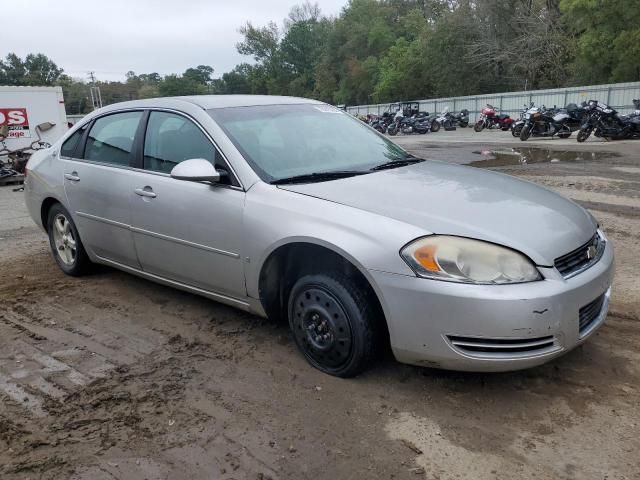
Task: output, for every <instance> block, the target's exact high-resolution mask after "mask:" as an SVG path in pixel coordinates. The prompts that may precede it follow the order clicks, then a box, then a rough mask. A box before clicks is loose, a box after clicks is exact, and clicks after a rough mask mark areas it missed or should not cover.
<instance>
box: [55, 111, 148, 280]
mask: <svg viewBox="0 0 640 480" xmlns="http://www.w3.org/2000/svg"><path fill="white" fill-rule="evenodd" d="M143 115H144V112H143V111H126V112H117V113H112V114H108V115H105V116H102V117H99V118H97V119H96V120H94V121H93V122H92V123H91V124H90V125H89V126H88V127H87V128H86V132H85V133H84V135H83V137H82V140H80V141H79V144H78V145H77V146H76V148H75V149H74V148H72V147H73V145H68V146H67V148H66V149H65V145H67V143H66V142H65V145H63V147H62V148H61V151H60V159H61V161H62V163H63V165H64V167H63V168H64V189H65V193H66V195H67V200H68V204H69V206H70V207H71V210H72V212H71V213H72V215H73V218H74V221H75V223H76V225H77V226H78V229H79V231H80V237H81V238H82V242H83V244H84V245H85V247H86V248H88V249H90V250H91V251H92V252H93V253H95V254H96V255H98V256H99V257H102V258H105V259H108V260H111V261H114V262H117V263H120V264H123V265H127V266H130V267H134V268H139V267H140V264H139V263H138V259H137V255H136V251H135V247H134V243H133V236H132V234H131V231H130V225H131V213H130V203H131V200H132V197H133V196H134V193H133V183H132V182H133V179H132V178H131V162H132V159H133V158H134V155H135V153H136V152H135V151H134V148H135V145H136V143H135V141H134V140H135V136H136V132H137V130H138V128H139V125H140V124H141V119H142V117H143ZM73 138H74V137H73V136H72V137H70V138H69V140H68V141H67V142H71V140H72V139H73Z"/></svg>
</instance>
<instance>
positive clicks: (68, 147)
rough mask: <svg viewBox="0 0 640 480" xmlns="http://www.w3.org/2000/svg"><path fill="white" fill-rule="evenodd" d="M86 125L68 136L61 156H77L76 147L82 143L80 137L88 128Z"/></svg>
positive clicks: (61, 149)
mask: <svg viewBox="0 0 640 480" xmlns="http://www.w3.org/2000/svg"><path fill="white" fill-rule="evenodd" d="M86 128H87V127H86V126H84V127H81V128H79V129H78V130H76V131H75V132H73V134H71V136H70V137H69V138H67V139H66V140H65V141H64V143H63V144H62V147H61V148H60V156H62V157H67V158H73V157H75V156H76V149H77V148H78V144H79V143H80V139H81V138H82V135H83V134H84V132H85V130H86Z"/></svg>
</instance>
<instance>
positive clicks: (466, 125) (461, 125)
mask: <svg viewBox="0 0 640 480" xmlns="http://www.w3.org/2000/svg"><path fill="white" fill-rule="evenodd" d="M468 126H469V122H460V128H467V127H468Z"/></svg>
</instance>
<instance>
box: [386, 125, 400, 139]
mask: <svg viewBox="0 0 640 480" xmlns="http://www.w3.org/2000/svg"><path fill="white" fill-rule="evenodd" d="M387 133H388V134H389V135H391V136H392V137H393V136H395V135H397V133H398V127H396V126H395V125H389V128H387Z"/></svg>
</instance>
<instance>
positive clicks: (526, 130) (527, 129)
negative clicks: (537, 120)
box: [520, 125, 533, 142]
mask: <svg viewBox="0 0 640 480" xmlns="http://www.w3.org/2000/svg"><path fill="white" fill-rule="evenodd" d="M531 130H533V126H532V125H525V126H524V127H522V130H520V140H522V141H523V142H524V141H526V140H528V139H529V137H530V136H531Z"/></svg>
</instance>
